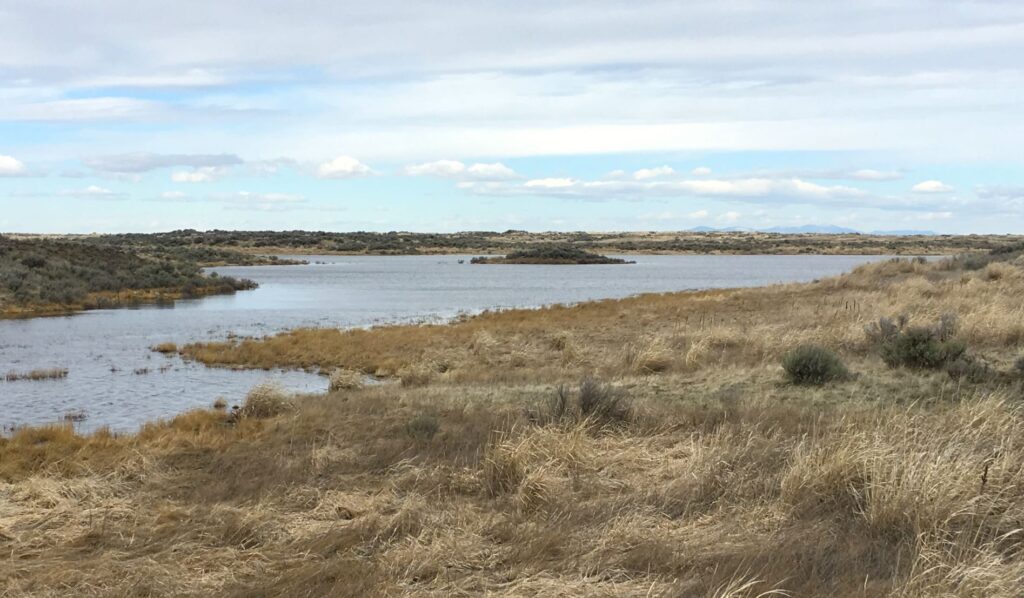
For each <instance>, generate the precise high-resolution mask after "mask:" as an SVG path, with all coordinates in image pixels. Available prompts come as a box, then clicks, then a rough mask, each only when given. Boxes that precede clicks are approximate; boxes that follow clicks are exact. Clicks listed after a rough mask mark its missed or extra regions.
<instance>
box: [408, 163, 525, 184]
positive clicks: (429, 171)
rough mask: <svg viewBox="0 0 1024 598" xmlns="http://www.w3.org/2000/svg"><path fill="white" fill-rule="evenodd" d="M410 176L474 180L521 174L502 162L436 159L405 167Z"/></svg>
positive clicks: (509, 177) (511, 177)
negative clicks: (485, 162)
mask: <svg viewBox="0 0 1024 598" xmlns="http://www.w3.org/2000/svg"><path fill="white" fill-rule="evenodd" d="M405 174H407V175H409V176H436V177H443V178H449V179H460V180H474V181H505V180H511V179H516V178H519V174H518V173H516V171H514V170H512V169H511V168H509V167H508V166H505V165H504V164H502V163H501V162H494V163H492V164H482V163H479V162H478V163H476V164H472V165H470V166H466V165H465V164H464V163H462V162H459V161H458V160H436V161H434V162H425V163H423V164H413V165H410V166H406V167H405Z"/></svg>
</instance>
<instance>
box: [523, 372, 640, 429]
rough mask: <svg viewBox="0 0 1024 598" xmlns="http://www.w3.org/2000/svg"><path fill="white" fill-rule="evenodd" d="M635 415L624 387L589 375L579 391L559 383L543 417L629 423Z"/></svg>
mask: <svg viewBox="0 0 1024 598" xmlns="http://www.w3.org/2000/svg"><path fill="white" fill-rule="evenodd" d="M631 417H632V409H631V407H630V402H629V398H628V397H627V396H626V393H625V392H624V391H623V390H622V389H621V388H616V387H614V386H612V385H611V384H607V383H604V382H602V381H600V380H598V379H596V378H593V377H590V376H588V377H586V378H584V379H583V381H582V382H580V384H579V386H578V387H577V388H576V390H575V392H574V391H573V390H571V389H569V388H568V387H566V386H565V385H562V386H559V387H558V390H557V391H556V392H555V393H554V395H553V396H552V397H551V399H550V400H549V401H548V403H547V409H546V413H544V414H543V415H542V416H541V420H542V421H548V422H552V423H567V422H571V423H587V424H595V425H598V426H608V425H613V426H614V425H622V424H625V423H628V422H629V421H630V419H631Z"/></svg>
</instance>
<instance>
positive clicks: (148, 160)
mask: <svg viewBox="0 0 1024 598" xmlns="http://www.w3.org/2000/svg"><path fill="white" fill-rule="evenodd" d="M82 162H83V163H84V164H85V165H86V166H88V167H89V168H92V169H93V170H99V171H103V172H113V173H140V172H149V171H151V170H157V169H160V168H171V167H173V166H191V167H192V168H204V167H219V166H235V165H239V164H242V159H241V158H239V157H238V156H236V155H234V154H153V153H149V152H134V153H128V154H115V155H108V156H90V157H87V158H84V159H83V160H82Z"/></svg>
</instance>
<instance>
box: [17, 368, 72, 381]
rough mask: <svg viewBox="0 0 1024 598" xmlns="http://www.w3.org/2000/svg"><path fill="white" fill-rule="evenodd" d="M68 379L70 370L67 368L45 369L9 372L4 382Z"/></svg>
mask: <svg viewBox="0 0 1024 598" xmlns="http://www.w3.org/2000/svg"><path fill="white" fill-rule="evenodd" d="M67 377H68V370H67V369H66V368H45V369H38V370H31V371H28V372H16V371H11V372H7V374H6V375H5V376H4V380H6V381H8V382H18V381H19V380H36V381H39V380H59V379H61V378H67Z"/></svg>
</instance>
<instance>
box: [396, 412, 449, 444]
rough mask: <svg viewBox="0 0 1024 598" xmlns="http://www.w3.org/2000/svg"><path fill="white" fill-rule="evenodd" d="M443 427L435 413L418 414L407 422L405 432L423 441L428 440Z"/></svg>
mask: <svg viewBox="0 0 1024 598" xmlns="http://www.w3.org/2000/svg"><path fill="white" fill-rule="evenodd" d="M440 429H441V424H440V422H438V421H437V418H436V417H434V416H433V415H425V414H424V415H417V416H416V417H414V418H412V419H411V420H409V423H407V424H405V433H406V434H408V435H409V436H411V437H413V438H414V439H416V440H419V441H421V442H427V441H429V440H430V439H431V438H433V437H434V435H435V434H437V432H438V430H440Z"/></svg>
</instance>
